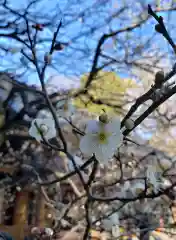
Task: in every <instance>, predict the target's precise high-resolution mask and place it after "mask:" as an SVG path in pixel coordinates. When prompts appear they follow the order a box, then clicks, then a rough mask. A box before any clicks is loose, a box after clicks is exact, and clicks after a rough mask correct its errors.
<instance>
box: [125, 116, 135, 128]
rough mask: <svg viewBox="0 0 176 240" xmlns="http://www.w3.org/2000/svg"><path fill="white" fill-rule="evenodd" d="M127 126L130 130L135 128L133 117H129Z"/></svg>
mask: <svg viewBox="0 0 176 240" xmlns="http://www.w3.org/2000/svg"><path fill="white" fill-rule="evenodd" d="M125 127H126V128H127V129H129V130H131V129H133V128H134V121H133V120H132V119H130V118H128V119H127V120H126V121H125Z"/></svg>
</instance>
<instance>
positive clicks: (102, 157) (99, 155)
mask: <svg viewBox="0 0 176 240" xmlns="http://www.w3.org/2000/svg"><path fill="white" fill-rule="evenodd" d="M113 155H114V150H113V149H111V148H110V147H109V146H108V145H102V144H100V145H98V146H97V148H96V149H95V156H96V159H97V161H99V162H100V163H104V164H106V163H107V162H108V161H109V160H110V159H111V158H112V157H113Z"/></svg>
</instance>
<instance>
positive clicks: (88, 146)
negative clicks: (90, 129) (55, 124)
mask: <svg viewBox="0 0 176 240" xmlns="http://www.w3.org/2000/svg"><path fill="white" fill-rule="evenodd" d="M79 147H80V150H81V152H83V153H84V154H87V155H89V156H91V155H92V154H93V153H95V149H96V140H95V137H94V136H92V135H91V134H87V135H85V136H83V137H82V138H81V141H80V145H79Z"/></svg>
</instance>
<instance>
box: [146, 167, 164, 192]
mask: <svg viewBox="0 0 176 240" xmlns="http://www.w3.org/2000/svg"><path fill="white" fill-rule="evenodd" d="M146 177H147V181H148V183H149V185H152V189H153V191H154V192H155V193H157V192H158V191H159V190H160V187H161V180H160V176H159V173H158V172H156V169H155V167H154V166H152V165H149V166H148V167H147V171H146Z"/></svg>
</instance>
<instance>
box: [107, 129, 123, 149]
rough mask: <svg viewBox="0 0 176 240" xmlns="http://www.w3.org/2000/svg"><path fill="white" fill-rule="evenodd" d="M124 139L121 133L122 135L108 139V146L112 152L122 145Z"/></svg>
mask: <svg viewBox="0 0 176 240" xmlns="http://www.w3.org/2000/svg"><path fill="white" fill-rule="evenodd" d="M122 137H123V136H122V134H121V133H120V135H112V136H110V137H109V138H108V145H109V147H110V148H111V149H112V151H115V150H116V149H117V148H118V147H119V146H120V145H121V144H122Z"/></svg>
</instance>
